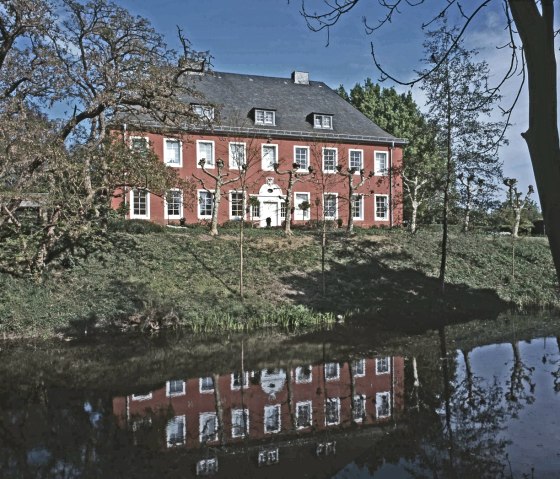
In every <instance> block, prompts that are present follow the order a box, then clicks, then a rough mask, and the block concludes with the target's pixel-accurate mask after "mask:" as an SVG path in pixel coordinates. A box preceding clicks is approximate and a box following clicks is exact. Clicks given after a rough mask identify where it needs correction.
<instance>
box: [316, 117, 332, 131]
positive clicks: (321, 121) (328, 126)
mask: <svg viewBox="0 0 560 479" xmlns="http://www.w3.org/2000/svg"><path fill="white" fill-rule="evenodd" d="M327 119H328V121H325V120H327ZM313 128H317V129H318V130H332V129H333V115H328V114H325V113H314V114H313Z"/></svg>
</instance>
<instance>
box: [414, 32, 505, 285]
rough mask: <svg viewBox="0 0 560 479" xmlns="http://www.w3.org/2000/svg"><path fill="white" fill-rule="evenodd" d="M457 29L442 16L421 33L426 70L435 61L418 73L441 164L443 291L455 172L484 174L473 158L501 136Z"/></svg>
mask: <svg viewBox="0 0 560 479" xmlns="http://www.w3.org/2000/svg"><path fill="white" fill-rule="evenodd" d="M457 33H458V32H457V30H456V29H453V28H451V29H450V28H449V27H448V26H447V24H446V22H445V21H444V22H442V24H441V25H440V27H439V29H437V30H433V31H430V32H428V33H427V40H426V42H425V43H424V48H425V54H426V59H425V60H424V62H425V63H426V64H427V69H428V70H431V69H432V67H433V66H435V65H439V66H438V67H437V68H436V69H435V70H434V71H433V72H432V74H430V75H426V76H425V77H424V80H423V82H422V89H423V91H424V92H425V94H426V104H427V107H428V116H429V118H430V121H431V122H432V123H433V124H434V125H435V127H436V128H437V130H436V131H437V146H438V148H439V151H440V152H441V153H440V154H441V156H443V157H444V158H445V163H446V168H445V176H444V182H443V208H442V224H443V233H442V247H441V263H440V273H439V281H440V287H441V291H442V292H444V291H445V273H446V266H447V254H448V238H449V235H448V227H449V214H450V209H451V206H452V194H453V192H454V190H455V188H456V181H457V175H458V173H459V172H462V171H464V170H465V169H467V171H468V168H469V167H471V166H472V167H473V169H475V168H476V171H477V172H478V171H482V172H484V173H486V170H483V169H479V165H478V163H477V160H478V159H479V158H486V155H488V154H489V152H490V151H491V150H494V151H495V150H496V149H497V147H498V146H499V144H500V141H501V138H502V137H501V136H500V133H501V130H500V128H499V125H496V124H495V123H492V122H489V121H488V120H487V118H488V116H489V114H490V112H491V109H492V106H493V102H494V101H495V99H496V97H495V96H493V95H491V94H489V90H488V86H487V81H488V67H487V64H486V63H485V62H478V63H477V62H475V61H474V59H473V57H474V54H475V53H474V52H472V51H469V50H466V49H465V48H464V47H463V45H462V42H461V40H460V38H458V36H457ZM490 160H492V158H490ZM496 162H497V160H495V161H494V163H493V164H494V165H495V163H496ZM470 173H471V172H469V174H470ZM488 176H489V177H490V178H492V177H491V176H490V175H488Z"/></svg>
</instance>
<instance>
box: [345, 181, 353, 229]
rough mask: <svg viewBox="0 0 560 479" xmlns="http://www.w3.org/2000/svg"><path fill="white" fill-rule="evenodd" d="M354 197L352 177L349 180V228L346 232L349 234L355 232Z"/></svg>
mask: <svg viewBox="0 0 560 479" xmlns="http://www.w3.org/2000/svg"><path fill="white" fill-rule="evenodd" d="M353 196H354V187H353V185H352V176H349V178H348V226H347V227H346V231H347V232H348V233H353V232H354V215H352V197H353Z"/></svg>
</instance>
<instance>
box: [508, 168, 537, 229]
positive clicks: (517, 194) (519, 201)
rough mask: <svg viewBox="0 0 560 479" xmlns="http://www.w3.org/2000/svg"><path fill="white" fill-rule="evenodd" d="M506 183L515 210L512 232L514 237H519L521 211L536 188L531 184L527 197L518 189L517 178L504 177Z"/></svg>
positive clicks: (512, 208)
mask: <svg viewBox="0 0 560 479" xmlns="http://www.w3.org/2000/svg"><path fill="white" fill-rule="evenodd" d="M504 185H506V186H507V187H508V193H507V195H508V203H509V207H510V208H511V210H512V212H513V224H512V229H511V234H512V235H513V237H514V238H518V237H519V225H520V224H521V213H522V212H523V209H524V208H525V207H526V206H527V204H528V203H529V201H530V200H531V195H532V194H533V193H534V191H535V190H534V189H533V186H532V185H529V187H528V188H527V193H525V198H523V193H522V192H521V191H518V190H517V180H516V179H515V178H504Z"/></svg>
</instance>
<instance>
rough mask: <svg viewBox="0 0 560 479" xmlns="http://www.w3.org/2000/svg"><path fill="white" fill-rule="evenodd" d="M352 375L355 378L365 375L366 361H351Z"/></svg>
mask: <svg viewBox="0 0 560 479" xmlns="http://www.w3.org/2000/svg"><path fill="white" fill-rule="evenodd" d="M352 373H353V374H354V377H355V378H362V377H364V376H365V375H366V360H365V359H358V360H356V361H352Z"/></svg>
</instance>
